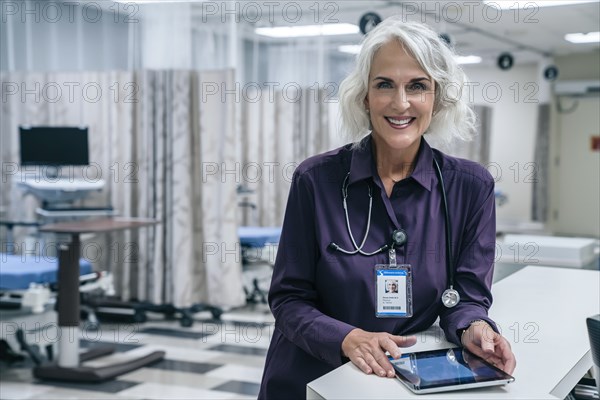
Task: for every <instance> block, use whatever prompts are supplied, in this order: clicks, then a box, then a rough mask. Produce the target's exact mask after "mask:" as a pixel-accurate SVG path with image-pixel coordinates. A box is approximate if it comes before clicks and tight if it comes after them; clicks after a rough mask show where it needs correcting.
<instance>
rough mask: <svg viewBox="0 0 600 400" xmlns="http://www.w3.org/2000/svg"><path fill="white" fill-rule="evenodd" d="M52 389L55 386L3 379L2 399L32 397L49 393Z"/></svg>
mask: <svg viewBox="0 0 600 400" xmlns="http://www.w3.org/2000/svg"><path fill="white" fill-rule="evenodd" d="M52 389H53V388H51V387H47V386H37V385H30V384H26V383H21V382H7V381H5V380H2V383H0V399H3V400H4V399H5V400H17V399H32V398H34V397H35V396H40V395H44V394H47V393H48V391H50V390H52Z"/></svg>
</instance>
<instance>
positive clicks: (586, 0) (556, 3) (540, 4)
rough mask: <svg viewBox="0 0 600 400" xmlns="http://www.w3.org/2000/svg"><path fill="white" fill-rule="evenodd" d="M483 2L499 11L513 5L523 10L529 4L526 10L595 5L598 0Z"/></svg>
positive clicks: (488, 0)
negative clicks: (586, 4)
mask: <svg viewBox="0 0 600 400" xmlns="http://www.w3.org/2000/svg"><path fill="white" fill-rule="evenodd" d="M483 2H484V3H485V4H486V5H488V6H490V7H495V8H499V9H501V10H506V9H513V10H514V9H516V7H515V5H518V7H519V8H524V7H525V5H527V4H529V5H528V6H527V8H537V7H554V6H565V5H570V6H571V5H575V4H585V3H595V2H598V0H568V1H567V0H529V1H516V0H483Z"/></svg>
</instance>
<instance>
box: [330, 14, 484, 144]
mask: <svg viewBox="0 0 600 400" xmlns="http://www.w3.org/2000/svg"><path fill="white" fill-rule="evenodd" d="M392 40H398V41H399V42H400V43H401V44H402V45H403V47H404V49H405V50H406V51H407V52H408V53H410V54H411V55H412V56H413V57H415V59H416V60H417V62H418V63H419V64H420V66H421V68H423V70H424V71H425V72H426V73H427V74H429V76H431V78H432V79H433V80H434V81H435V101H434V108H433V118H432V120H431V124H430V125H429V128H428V129H427V131H426V132H425V133H426V134H427V137H428V141H429V142H430V143H432V144H435V145H436V146H439V147H447V146H449V145H450V144H451V143H452V141H453V140H454V139H462V140H470V139H471V138H472V135H473V133H474V132H475V120H476V118H475V113H474V112H473V110H472V109H471V107H470V106H469V103H468V101H467V98H466V97H467V96H463V88H464V84H465V82H466V75H465V73H464V72H463V70H462V68H460V66H459V65H458V63H457V62H456V60H455V58H454V57H455V54H454V52H453V51H452V50H451V49H450V47H449V46H448V45H447V44H446V42H444V41H443V40H442V39H440V37H439V36H438V34H437V33H436V32H435V31H433V30H432V29H431V28H430V27H428V26H427V25H424V24H421V23H417V22H407V21H402V19H401V18H400V17H399V16H396V17H390V18H387V19H385V20H384V21H383V22H381V23H380V24H379V25H377V26H376V27H375V29H373V30H372V31H371V32H369V33H368V34H367V35H366V36H365V38H364V40H363V43H362V48H361V51H360V53H359V54H358V56H357V58H356V64H355V66H354V70H353V71H352V72H351V73H350V75H348V77H346V79H344V81H343V82H342V83H341V85H340V90H339V99H340V110H341V118H342V121H341V123H342V129H343V130H344V133H345V134H346V135H347V136H348V138H349V139H350V140H351V141H353V142H354V143H355V145H356V144H358V142H359V141H360V139H361V138H363V137H364V136H365V135H366V134H368V133H369V132H370V120H369V115H368V114H367V112H366V109H365V98H366V97H367V91H368V87H369V73H370V71H371V63H372V62H373V57H374V56H375V53H376V52H377V50H379V48H381V46H383V45H384V44H386V43H388V42H390V41H392Z"/></svg>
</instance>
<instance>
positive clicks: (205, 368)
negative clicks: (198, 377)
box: [147, 360, 223, 374]
mask: <svg viewBox="0 0 600 400" xmlns="http://www.w3.org/2000/svg"><path fill="white" fill-rule="evenodd" d="M222 366H223V365H222V364H208V363H194V362H189V361H178V360H162V361H159V362H157V363H154V364H152V365H148V366H147V367H148V368H157V369H164V370H169V371H179V372H192V373H196V374H205V373H207V372H209V371H212V370H213V369H215V368H219V367H222Z"/></svg>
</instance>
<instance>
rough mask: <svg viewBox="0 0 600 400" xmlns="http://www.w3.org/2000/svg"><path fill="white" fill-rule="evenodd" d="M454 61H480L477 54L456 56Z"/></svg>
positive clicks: (476, 62) (477, 62)
mask: <svg viewBox="0 0 600 400" xmlns="http://www.w3.org/2000/svg"><path fill="white" fill-rule="evenodd" d="M456 62H457V63H459V64H479V63H480V62H481V57H479V56H474V55H470V56H457V57H456Z"/></svg>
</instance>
